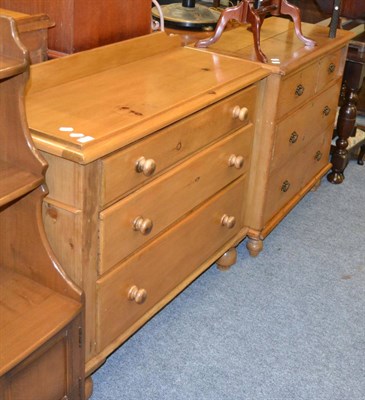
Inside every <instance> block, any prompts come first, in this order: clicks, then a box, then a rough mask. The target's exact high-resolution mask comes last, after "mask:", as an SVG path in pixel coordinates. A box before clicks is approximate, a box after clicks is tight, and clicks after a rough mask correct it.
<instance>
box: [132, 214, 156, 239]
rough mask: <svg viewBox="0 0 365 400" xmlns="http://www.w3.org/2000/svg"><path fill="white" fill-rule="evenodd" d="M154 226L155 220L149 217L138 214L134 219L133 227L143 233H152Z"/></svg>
mask: <svg viewBox="0 0 365 400" xmlns="http://www.w3.org/2000/svg"><path fill="white" fill-rule="evenodd" d="M152 228H153V222H152V220H151V219H149V218H143V217H141V216H138V217H137V218H135V220H134V221H133V229H134V230H135V231H139V232H141V233H142V235H148V234H149V233H151V231H152Z"/></svg>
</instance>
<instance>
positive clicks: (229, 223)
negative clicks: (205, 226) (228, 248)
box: [221, 214, 236, 229]
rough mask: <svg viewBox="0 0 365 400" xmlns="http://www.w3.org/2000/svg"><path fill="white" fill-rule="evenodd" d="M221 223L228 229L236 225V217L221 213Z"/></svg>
mask: <svg viewBox="0 0 365 400" xmlns="http://www.w3.org/2000/svg"><path fill="white" fill-rule="evenodd" d="M221 225H222V226H224V227H226V228H228V229H232V228H233V227H234V226H235V225H236V218H235V217H234V216H233V215H227V214H223V216H222V218H221Z"/></svg>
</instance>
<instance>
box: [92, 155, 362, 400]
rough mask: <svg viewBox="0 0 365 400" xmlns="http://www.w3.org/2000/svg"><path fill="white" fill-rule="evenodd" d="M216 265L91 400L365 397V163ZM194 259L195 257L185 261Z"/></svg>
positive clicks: (118, 361) (141, 335)
mask: <svg viewBox="0 0 365 400" xmlns="http://www.w3.org/2000/svg"><path fill="white" fill-rule="evenodd" d="M345 175H346V179H345V181H344V183H343V184H341V185H332V184H330V183H328V182H327V180H326V179H325V178H324V179H323V180H322V184H321V186H320V187H319V189H318V190H317V191H316V192H310V193H309V194H308V195H307V196H306V197H305V198H304V199H303V200H302V201H301V202H300V203H299V204H298V205H297V207H295V208H294V210H293V211H292V212H291V213H290V214H289V215H288V216H287V217H286V218H285V219H284V220H283V221H282V223H281V224H280V225H279V226H278V227H277V228H276V229H275V230H274V231H273V232H272V233H271V234H270V235H269V236H268V237H267V238H266V239H265V242H264V250H263V252H262V253H261V254H260V255H259V256H258V257H257V258H251V257H250V256H249V255H248V252H247V250H246V246H245V244H246V243H245V241H243V242H242V243H241V244H240V245H239V247H238V252H239V257H238V261H237V263H236V264H235V265H234V266H233V267H231V269H230V270H229V271H227V272H220V271H219V270H218V269H217V268H216V267H215V266H212V267H211V268H210V269H209V270H207V271H206V272H205V273H204V274H203V275H201V276H200V277H199V278H198V279H197V280H196V281H195V282H193V283H192V284H191V285H190V286H189V287H188V288H187V289H186V290H185V291H183V293H181V294H180V295H179V296H178V297H176V298H175V299H174V300H173V301H172V302H171V303H170V304H169V305H168V306H167V307H165V308H164V309H163V310H162V311H161V312H160V313H158V314H157V315H156V316H155V317H154V318H153V319H151V320H150V321H149V322H148V323H147V324H146V325H145V326H144V327H143V328H142V329H140V330H139V331H138V332H137V333H136V334H135V335H134V336H132V337H131V338H130V339H129V340H128V341H127V342H126V343H125V344H124V345H123V346H121V347H120V348H119V349H118V350H117V351H116V352H114V353H113V354H112V355H111V356H110V357H109V358H108V359H107V361H106V363H105V364H104V365H103V366H102V367H101V368H100V369H99V370H98V371H96V372H95V373H94V374H93V380H94V394H93V396H92V398H91V399H92V400H119V399H128V400H134V399H135V400H140V399H145V400H224V399H225V400H227V399H228V400H364V399H365V166H359V165H357V164H356V162H355V161H351V162H350V163H349V165H348V167H347V169H346V171H345ZM187 261H188V260H187Z"/></svg>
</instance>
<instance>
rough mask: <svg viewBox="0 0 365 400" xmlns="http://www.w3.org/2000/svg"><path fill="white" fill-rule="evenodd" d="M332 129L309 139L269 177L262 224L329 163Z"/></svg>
mask: <svg viewBox="0 0 365 400" xmlns="http://www.w3.org/2000/svg"><path fill="white" fill-rule="evenodd" d="M332 132H333V127H329V128H328V129H327V131H326V132H325V133H324V134H322V135H319V136H318V137H316V138H315V139H314V140H312V141H311V142H310V143H309V144H308V145H307V146H306V147H305V148H304V149H303V150H302V151H301V152H300V153H299V154H297V155H296V157H294V158H292V159H291V160H290V161H288V162H287V163H286V164H284V165H283V166H282V167H281V168H280V169H278V170H275V171H273V172H272V174H271V175H270V177H269V183H268V188H267V193H266V204H265V212H264V224H266V223H267V222H268V221H269V220H270V219H271V218H272V217H273V216H274V215H275V214H276V213H278V212H279V211H280V209H281V208H282V207H283V206H285V205H286V204H287V203H288V202H289V201H290V200H291V199H292V198H293V197H294V196H295V195H296V194H297V193H298V191H299V190H300V189H301V188H302V187H304V186H305V185H307V183H308V182H309V181H310V180H311V179H312V178H313V177H314V176H315V175H316V174H317V173H318V172H319V171H320V170H321V169H322V168H323V167H324V166H326V165H327V164H328V162H329V161H328V158H329V152H330V146H331V137H332Z"/></svg>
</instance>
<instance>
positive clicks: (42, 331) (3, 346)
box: [0, 267, 81, 376]
mask: <svg viewBox="0 0 365 400" xmlns="http://www.w3.org/2000/svg"><path fill="white" fill-rule="evenodd" d="M80 308H81V304H80V303H78V302H77V301H74V300H71V299H69V298H67V297H64V296H62V295H60V294H59V293H57V292H55V291H53V290H51V289H49V288H47V287H45V286H42V285H40V284H39V283H37V282H35V281H33V280H31V279H29V278H27V277H25V276H23V275H21V274H18V273H16V272H13V271H10V270H8V269H6V268H2V267H0V376H1V375H3V374H5V373H6V372H7V371H9V370H10V369H11V368H13V367H14V366H15V365H17V364H19V363H20V362H21V361H22V360H24V359H25V358H26V357H27V356H29V355H30V354H31V353H32V352H33V351H34V350H36V349H37V348H39V347H40V346H41V345H42V344H43V343H45V342H46V341H47V340H49V339H50V338H51V337H52V336H54V335H55V334H56V333H57V332H58V331H60V330H61V329H63V328H64V327H65V325H67V324H68V323H69V322H71V321H72V319H73V318H74V317H75V315H77V314H78V313H79V312H80Z"/></svg>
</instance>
